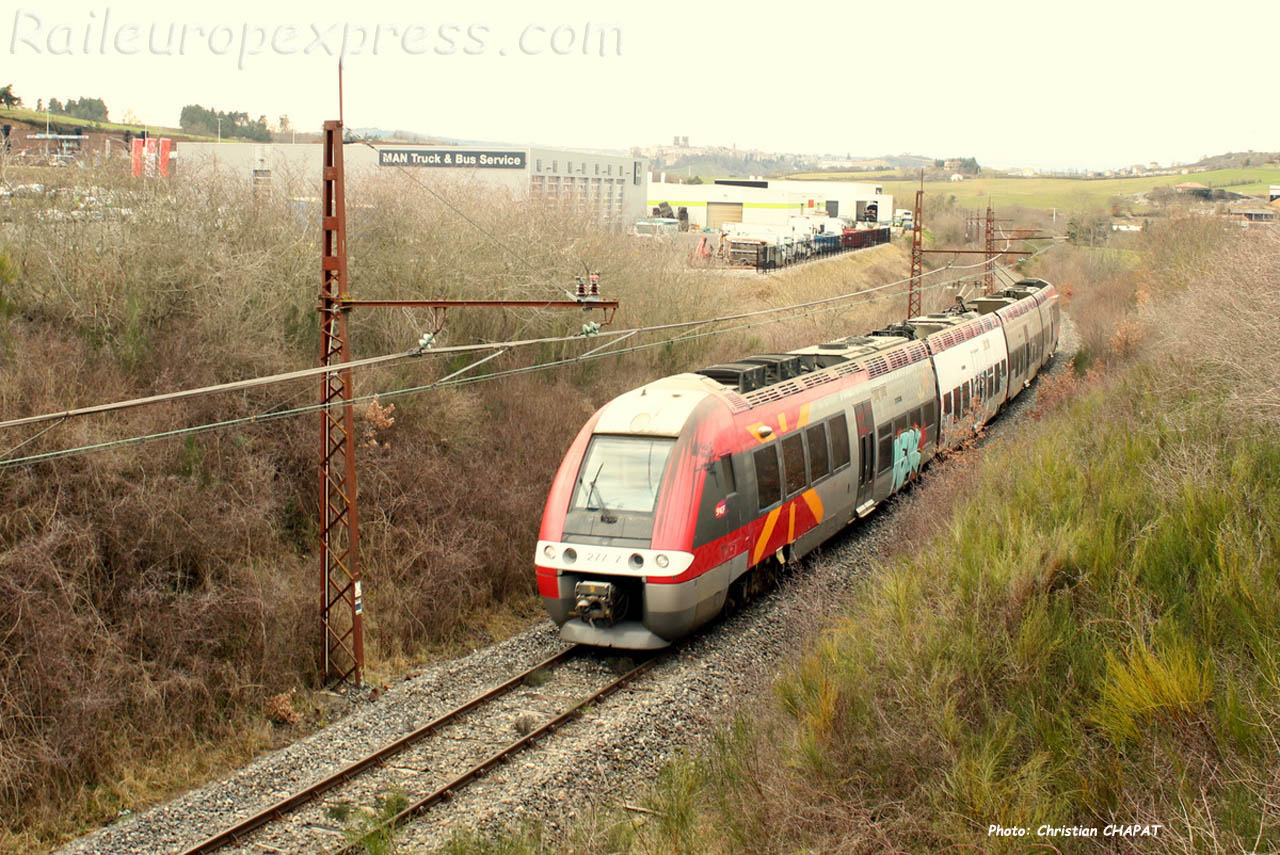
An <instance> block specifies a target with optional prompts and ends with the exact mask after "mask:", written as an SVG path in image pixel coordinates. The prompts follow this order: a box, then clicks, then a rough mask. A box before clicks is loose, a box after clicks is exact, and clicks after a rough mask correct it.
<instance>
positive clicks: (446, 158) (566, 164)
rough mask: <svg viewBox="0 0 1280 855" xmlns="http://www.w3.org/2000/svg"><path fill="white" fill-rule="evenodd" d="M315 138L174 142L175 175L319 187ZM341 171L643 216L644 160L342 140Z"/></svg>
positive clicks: (606, 214) (618, 218)
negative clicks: (402, 177) (411, 178)
mask: <svg viewBox="0 0 1280 855" xmlns="http://www.w3.org/2000/svg"><path fill="white" fill-rule="evenodd" d="M320 154H321V146H320V144H319V143H297V144H278V143H277V144H253V143H195V142H181V143H179V144H178V146H177V154H176V158H177V164H178V166H177V170H176V174H178V175H180V176H182V177H183V178H184V179H188V180H198V179H199V177H200V176H204V175H212V174H215V173H224V174H231V175H233V176H236V177H241V178H243V179H245V180H250V179H252V180H254V181H257V182H260V183H271V184H278V185H280V186H282V187H295V188H296V187H297V186H298V185H299V184H301V186H304V187H305V186H306V185H307V184H308V183H311V184H314V186H316V187H318V186H319V183H320ZM343 160H344V163H345V166H346V171H347V175H348V176H349V177H351V178H358V177H359V176H360V175H361V174H362V173H363V174H373V173H388V174H396V173H399V174H402V175H403V174H405V173H408V174H412V175H414V176H415V177H417V178H418V179H419V180H423V181H426V180H431V179H440V182H439V183H440V184H441V185H445V184H447V185H450V186H452V187H455V188H458V189H459V190H467V189H474V190H475V191H476V192H477V193H480V194H483V193H484V192H485V191H486V190H495V189H503V190H505V191H506V192H508V193H509V194H510V196H511V198H514V199H529V198H533V199H546V200H548V201H555V202H560V203H564V204H568V205H573V206H576V207H578V208H579V209H582V210H591V211H594V212H596V213H597V214H598V215H599V216H600V218H601V219H603V220H608V221H613V222H619V223H623V224H629V223H632V222H634V221H635V220H636V218H638V217H642V216H644V215H645V213H646V209H645V201H646V199H645V190H646V185H647V184H648V168H649V163H648V161H647V160H644V159H643V158H634V157H623V156H620V155H607V154H595V153H591V152H583V151H570V150H566V149H551V148H522V147H514V146H483V145H478V146H442V145H400V144H382V143H379V144H375V146H374V147H370V146H369V145H365V144H364V143H347V144H346V145H344V146H343Z"/></svg>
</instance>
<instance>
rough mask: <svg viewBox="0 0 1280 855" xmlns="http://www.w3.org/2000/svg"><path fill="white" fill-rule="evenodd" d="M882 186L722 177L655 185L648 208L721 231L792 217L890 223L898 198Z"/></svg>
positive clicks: (694, 225) (655, 182)
mask: <svg viewBox="0 0 1280 855" xmlns="http://www.w3.org/2000/svg"><path fill="white" fill-rule="evenodd" d="M883 189H884V188H883V187H882V186H881V185H878V184H869V183H856V182H850V181H791V180H785V179H780V180H775V179H737V178H725V179H718V180H717V181H716V182H715V183H714V184H668V183H666V182H664V181H650V183H649V208H650V209H651V210H652V209H653V208H655V207H657V206H660V205H661V204H662V203H664V202H665V203H666V204H667V205H669V206H670V207H671V210H672V211H673V212H674V213H678V212H679V209H680V208H684V209H685V210H686V211H687V212H688V215H689V224H690V226H693V227H697V228H710V229H715V230H719V229H721V228H722V227H723V226H724V224H725V223H761V224H774V225H780V224H783V223H786V222H787V221H788V220H790V218H791V217H797V216H817V217H843V218H845V219H849V220H857V221H861V222H869V223H880V224H887V223H888V222H889V221H890V220H891V219H892V218H893V196H890V195H886V194H885V193H884V192H883Z"/></svg>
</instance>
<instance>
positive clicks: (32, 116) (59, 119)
mask: <svg viewBox="0 0 1280 855" xmlns="http://www.w3.org/2000/svg"><path fill="white" fill-rule="evenodd" d="M47 116H48V120H49V121H50V122H51V123H53V124H56V125H74V126H76V127H81V128H85V129H86V130H94V131H119V132H120V133H124V132H125V131H132V132H133V133H135V134H141V133H142V132H143V131H147V132H148V133H150V134H153V135H163V136H170V137H181V138H182V139H188V140H206V141H208V142H214V141H216V140H217V137H206V136H201V135H200V134H191V133H187V132H186V131H184V130H181V129H180V128H163V127H154V126H153V127H147V126H145V125H125V124H120V123H119V122H94V121H90V120H88V119H78V118H75V117H74V116H61V115H59V114H57V113H49V114H47ZM45 118H46V114H45V113H42V112H38V111H36V110H28V109H26V108H25V107H0V119H10V120H12V121H15V122H26V123H27V124H30V125H43V124H44V123H45ZM231 141H232V142H234V140H231Z"/></svg>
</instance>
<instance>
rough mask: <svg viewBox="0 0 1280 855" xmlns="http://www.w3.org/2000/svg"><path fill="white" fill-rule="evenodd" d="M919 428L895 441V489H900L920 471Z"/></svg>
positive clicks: (905, 432)
mask: <svg viewBox="0 0 1280 855" xmlns="http://www.w3.org/2000/svg"><path fill="white" fill-rule="evenodd" d="M921 438H922V435H921V433H920V429H919V428H915V427H913V428H909V429H908V430H904V431H903V432H902V433H900V434H898V437H897V439H895V440H894V441H893V489H894V490H897V489H899V488H900V487H901V486H902V485H903V484H905V483H907V479H908V478H910V477H911V476H912V475H914V474H915V473H917V472H919V471H920V444H921V443H920V440H921Z"/></svg>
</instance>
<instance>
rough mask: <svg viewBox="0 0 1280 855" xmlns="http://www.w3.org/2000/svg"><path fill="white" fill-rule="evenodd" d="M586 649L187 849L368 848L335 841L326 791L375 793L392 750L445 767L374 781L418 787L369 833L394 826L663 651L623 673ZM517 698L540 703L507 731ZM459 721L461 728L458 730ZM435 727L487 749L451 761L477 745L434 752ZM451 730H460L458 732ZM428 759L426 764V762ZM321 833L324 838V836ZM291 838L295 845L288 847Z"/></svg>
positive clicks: (197, 852)
mask: <svg viewBox="0 0 1280 855" xmlns="http://www.w3.org/2000/svg"><path fill="white" fill-rule="evenodd" d="M585 649H586V648H584V647H583V645H575V646H573V647H569V648H566V649H564V650H561V651H560V652H558V653H555V654H553V655H551V656H549V657H547V658H545V659H543V660H542V661H540V662H538V663H537V664H535V665H533V666H532V667H530V668H528V669H526V670H525V671H522V672H521V673H519V674H517V675H515V676H514V677H511V678H510V679H508V680H506V681H505V682H503V683H500V684H499V685H496V686H494V687H493V688H491V689H488V690H486V691H484V692H482V693H480V694H478V695H475V696H474V697H472V698H470V699H469V700H467V701H466V702H464V703H462V704H460V705H458V706H456V707H454V708H453V709H451V710H449V711H447V712H445V713H443V714H442V715H439V716H437V717H436V718H434V719H433V720H431V721H430V722H427V723H426V724H424V725H422V726H421V727H419V728H417V729H416V730H414V731H412V732H410V733H408V734H405V735H404V736H402V737H400V738H399V739H397V740H395V741H393V742H390V743H388V744H386V745H384V746H382V747H381V748H379V749H377V750H376V751H373V752H371V753H369V754H367V755H365V756H363V757H361V758H360V759H358V760H355V761H353V762H350V763H348V764H347V765H345V766H343V767H342V768H341V769H339V770H338V771H337V772H334V773H333V774H331V775H329V776H327V777H325V778H323V779H322V780H319V781H316V782H314V783H312V784H309V785H308V786H306V787H304V788H302V789H300V790H297V791H296V792H293V793H291V794H289V795H288V796H285V797H284V798H282V799H279V800H278V801H276V802H275V803H273V804H271V805H270V806H268V807H266V808H264V809H262V810H260V811H258V812H257V813H255V814H253V815H252V816H249V817H246V818H244V819H242V820H240V821H238V822H236V823H235V824H234V825H231V826H229V827H227V828H224V829H222V830H221V831H219V832H217V833H216V834H213V835H211V836H209V837H207V838H205V839H204V840H201V841H200V842H199V843H196V844H195V845H193V846H190V847H189V848H186V849H184V850H181V851H182V855H204V853H209V852H214V851H217V850H221V849H225V848H227V847H232V846H235V847H239V846H242V845H245V844H248V843H249V842H250V840H251V838H252V840H253V841H257V842H258V843H259V844H260V848H258V849H256V850H255V851H279V852H289V851H330V852H335V853H352V852H359V851H362V845H361V841H356V842H355V843H349V844H346V845H340V846H338V847H336V848H333V847H332V843H333V837H332V836H333V835H335V834H337V835H341V834H342V829H339V828H336V827H334V826H332V825H331V824H328V823H326V822H324V821H323V820H322V817H323V816H324V814H323V807H324V806H323V805H322V804H321V802H322V800H324V799H325V797H326V796H329V797H333V796H334V795H337V796H338V797H341V796H342V794H344V793H347V791H348V790H350V789H353V788H355V789H357V790H359V792H357V793H355V799H357V800H358V799H360V798H361V797H362V796H363V797H367V796H369V795H371V791H370V790H369V787H368V783H365V780H366V778H368V777H370V776H375V777H376V772H377V770H386V769H387V768H388V767H389V766H390V763H389V761H390V760H391V759H392V758H398V759H400V760H402V761H404V763H405V765H402V766H400V767H399V768H400V770H401V771H406V770H407V771H408V772H410V773H411V774H413V775H414V776H416V774H418V773H420V772H425V773H436V772H439V774H438V775H432V776H431V777H432V779H433V780H432V781H431V782H430V783H426V782H412V783H411V782H406V781H397V782H396V786H394V787H388V786H386V784H387V781H386V780H382V781H374V782H372V783H373V784H374V791H380V792H385V791H386V790H387V789H396V790H399V791H401V792H405V791H406V790H414V791H416V792H415V793H414V794H412V795H411V794H409V793H407V792H406V793H405V794H406V796H407V797H408V799H409V804H408V806H406V807H405V808H404V809H403V810H401V811H400V812H399V813H397V814H396V815H394V816H393V817H391V818H389V819H388V820H386V822H385V823H383V824H382V825H381V826H379V827H378V828H373V829H370V830H369V831H368V832H367V834H366V836H368V835H372V834H376V833H377V832H378V831H379V830H381V829H382V828H385V827H388V826H390V827H396V826H399V825H401V824H403V823H404V822H406V821H407V820H409V819H411V818H412V817H414V816H417V815H420V814H422V813H424V812H426V811H427V810H429V809H430V808H431V806H432V805H434V804H436V803H438V802H440V801H443V800H445V799H447V798H449V797H450V796H451V795H453V794H454V793H456V792H458V791H459V790H461V789H462V788H464V787H466V786H467V785H468V784H469V783H471V782H473V781H475V780H477V779H478V778H481V777H483V776H484V775H485V773H486V772H488V771H490V770H491V769H493V768H495V767H497V766H499V765H501V764H502V763H504V762H505V761H507V760H508V759H510V758H511V757H513V756H514V755H516V754H518V753H519V752H521V751H523V750H525V749H526V748H528V747H529V746H531V745H532V744H533V743H534V742H536V741H537V740H538V739H539V738H540V737H542V736H545V735H546V734H548V733H550V732H552V731H554V730H555V729H557V728H559V727H561V726H562V725H564V724H565V723H567V722H569V721H571V720H572V719H574V718H576V717H577V716H578V715H580V714H581V713H582V712H583V710H585V709H587V708H588V707H589V706H590V705H591V704H593V703H595V702H597V701H600V700H602V699H604V698H605V697H607V696H608V695H610V694H612V693H613V692H615V691H617V690H618V689H619V688H621V687H623V686H624V685H626V684H627V683H628V682H630V681H631V680H633V679H634V678H635V677H637V676H639V675H640V674H641V673H643V672H644V671H647V670H648V669H649V668H650V667H652V666H653V665H654V664H655V663H656V662H657V661H658V659H659V658H660V656H654V657H652V658H648V659H646V660H644V661H641V662H639V664H634V663H631V662H628V661H626V660H622V661H624V662H626V665H627V667H626V669H625V670H624V672H623V673H622V674H620V675H619V674H617V673H616V672H615V671H614V670H612V669H610V667H609V666H608V660H603V661H602V660H601V659H600V658H599V656H598V654H597V655H596V657H595V658H591V657H589V656H584V655H583V654H584V650H585ZM575 663H578V664H580V665H581V666H582V667H581V668H579V669H577V673H575V672H574V669H573V668H572V667H571V666H572V665H574V664H575ZM540 674H541V675H545V676H546V677H547V683H546V684H545V685H544V684H541V683H538V682H537V675H540ZM553 681H558V682H559V683H560V684H561V685H559V686H554V687H553V686H552V683H553ZM522 686H523V687H525V688H526V690H527V691H526V692H525V697H523V698H515V697H514V696H515V693H516V690H517V689H519V688H520V687H522ZM513 698H514V700H515V701H516V702H530V701H533V702H534V705H535V706H538V707H540V708H539V709H537V710H535V711H534V712H533V713H531V714H528V713H526V714H524V715H527V716H528V719H527V721H529V722H531V723H529V724H528V725H527V729H524V732H523V733H522V734H521V735H519V736H518V738H516V739H514V740H511V739H509V737H505V733H506V732H507V731H509V730H510V729H511V727H512V725H511V722H512V718H511V715H512V708H511V706H510V702H509V703H508V705H507V706H505V707H504V706H502V703H501V702H502V701H503V699H513ZM451 729H454V730H456V731H458V732H456V733H453V734H450V733H449V731H450V730H451ZM516 731H517V733H520V731H521V728H520V727H518V726H517V728H516ZM477 732H479V733H481V734H482V736H480V737H477V736H476V735H475V734H476V733H477ZM433 735H435V736H437V737H440V738H441V739H443V740H449V741H452V742H454V743H478V747H479V749H480V750H479V755H480V756H479V758H478V759H476V758H474V757H468V758H466V759H465V760H464V761H463V762H462V763H461V764H459V763H457V762H454V763H452V764H450V763H449V761H450V760H453V761H457V760H458V759H459V756H458V755H462V756H465V755H467V754H474V753H476V752H475V751H468V750H466V749H465V748H464V749H463V750H461V751H454V752H452V753H453V754H454V755H455V756H453V757H449V756H448V755H449V754H450V753H451V752H450V750H449V749H448V747H443V748H442V747H441V746H438V745H437V746H435V749H436V750H435V751H434V752H433V751H432V743H433V741H432V740H428V737H431V736H433ZM450 736H452V739H451V740H450ZM492 737H497V738H496V739H495V738H492ZM473 747H474V746H473ZM424 761H425V762H426V765H425V766H423V764H424ZM437 764H439V765H441V766H445V767H448V766H452V768H450V769H448V771H444V770H437V769H436V768H435V767H436V765H437ZM384 778H385V776H384ZM342 803H345V804H347V805H348V806H349V805H350V804H351V802H350V801H344V802H342ZM304 809H305V810H304ZM317 812H319V813H320V817H316V816H314V815H313V816H311V817H310V821H307V818H306V817H299V816H298V815H299V814H303V813H309V814H315V813H317ZM294 818H298V819H300V821H298V822H295V823H294V824H293V826H292V827H290V828H288V829H284V830H274V829H273V827H274V826H276V825H277V824H280V823H283V822H286V821H289V820H290V819H294ZM317 836H320V837H321V839H319V840H318V839H316V838H317ZM326 836H327V838H326ZM285 846H289V847H291V848H284V847H285Z"/></svg>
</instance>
